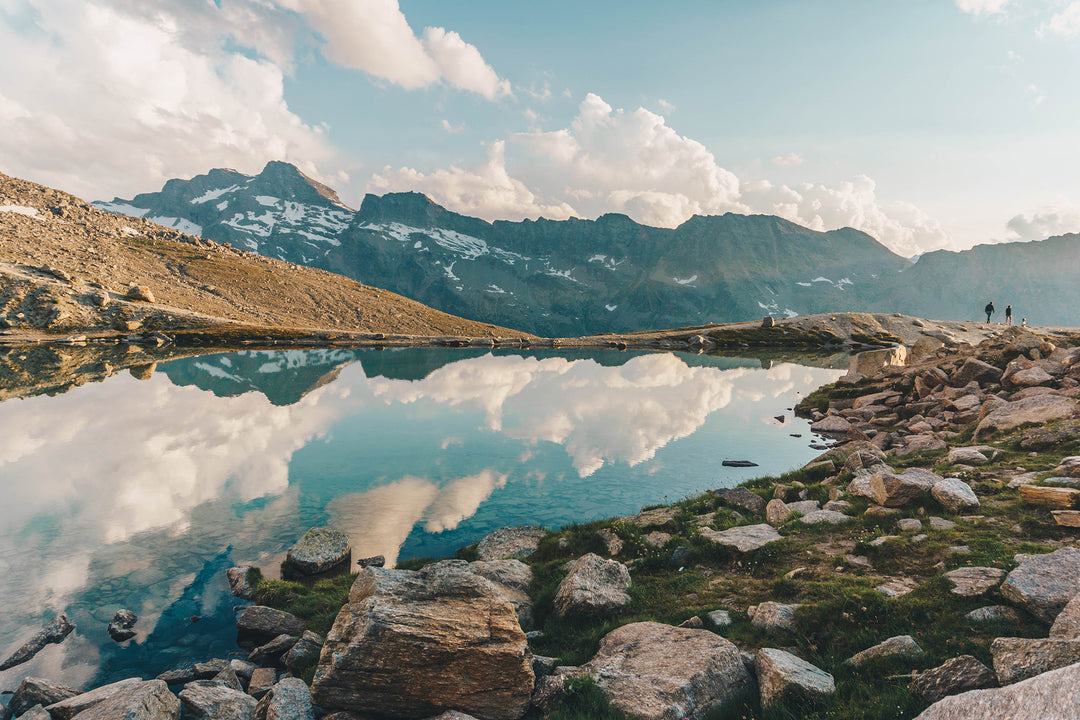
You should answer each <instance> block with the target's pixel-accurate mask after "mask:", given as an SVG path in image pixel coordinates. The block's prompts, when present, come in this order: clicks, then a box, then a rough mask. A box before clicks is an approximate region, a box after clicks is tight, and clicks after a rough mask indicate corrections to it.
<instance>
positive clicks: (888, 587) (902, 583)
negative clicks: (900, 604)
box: [874, 578, 917, 598]
mask: <svg viewBox="0 0 1080 720" xmlns="http://www.w3.org/2000/svg"><path fill="white" fill-rule="evenodd" d="M916 587H917V585H916V584H915V582H914V581H913V580H911V579H909V578H898V579H895V580H889V581H887V582H884V583H882V584H881V585H878V586H877V587H876V588H874V589H875V590H877V591H878V592H879V593H881V594H882V595H884V596H885V597H890V598H898V597H902V596H904V595H907V594H908V593H909V592H911V591H912V590H914V589H915V588H916Z"/></svg>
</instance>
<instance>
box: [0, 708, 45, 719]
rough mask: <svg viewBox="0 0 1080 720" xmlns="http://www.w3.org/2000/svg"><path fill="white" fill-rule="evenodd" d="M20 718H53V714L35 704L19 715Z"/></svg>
mask: <svg viewBox="0 0 1080 720" xmlns="http://www.w3.org/2000/svg"><path fill="white" fill-rule="evenodd" d="M9 709H10V708H9ZM18 720H52V715H50V714H49V711H48V710H46V709H45V708H43V707H41V706H40V705H35V706H34V707H32V708H29V709H28V710H27V711H26V712H24V713H22V714H21V715H19V716H18Z"/></svg>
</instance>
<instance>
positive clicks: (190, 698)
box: [180, 680, 255, 720]
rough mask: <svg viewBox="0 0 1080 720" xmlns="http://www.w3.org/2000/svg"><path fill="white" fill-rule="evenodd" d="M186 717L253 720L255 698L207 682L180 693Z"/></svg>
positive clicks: (196, 719)
mask: <svg viewBox="0 0 1080 720" xmlns="http://www.w3.org/2000/svg"><path fill="white" fill-rule="evenodd" d="M180 702H181V703H182V704H183V706H184V717H185V718H188V719H189V720H251V715H252V713H253V712H254V711H255V698H253V697H251V696H250V695H248V694H247V693H245V692H242V691H239V690H235V689H232V688H229V687H226V686H224V685H218V684H215V683H213V682H209V681H206V680H198V681H196V682H193V683H190V684H189V685H187V686H186V687H185V688H184V689H183V690H181V691H180Z"/></svg>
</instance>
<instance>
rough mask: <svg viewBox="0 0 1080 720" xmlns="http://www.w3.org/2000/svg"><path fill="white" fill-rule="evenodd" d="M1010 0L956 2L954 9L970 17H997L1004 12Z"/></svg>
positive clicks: (961, 0) (965, 0)
mask: <svg viewBox="0 0 1080 720" xmlns="http://www.w3.org/2000/svg"><path fill="white" fill-rule="evenodd" d="M1009 1H1010V0H956V7H958V8H960V9H961V10H963V11H964V12H966V13H970V14H972V15H997V14H999V13H1003V12H1005V6H1006V5H1008V4H1009Z"/></svg>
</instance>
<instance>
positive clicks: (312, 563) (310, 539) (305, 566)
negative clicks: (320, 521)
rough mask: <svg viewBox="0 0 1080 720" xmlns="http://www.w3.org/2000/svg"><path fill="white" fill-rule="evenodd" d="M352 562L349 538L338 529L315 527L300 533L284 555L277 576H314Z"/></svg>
mask: <svg viewBox="0 0 1080 720" xmlns="http://www.w3.org/2000/svg"><path fill="white" fill-rule="evenodd" d="M351 559H352V545H350V544H349V536H348V535H346V534H345V533H343V532H341V531H340V530H334V529H332V528H328V527H315V528H311V529H310V530H308V531H307V532H306V533H304V537H302V538H300V539H299V540H298V541H297V542H296V544H295V545H293V546H292V547H291V548H289V551H288V552H287V553H286V554H285V562H283V563H282V564H281V574H282V575H284V576H285V577H299V576H305V575H318V574H320V573H325V572H329V571H331V570H333V569H335V568H339V567H341V566H343V565H348V564H349V563H350V561H351Z"/></svg>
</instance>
